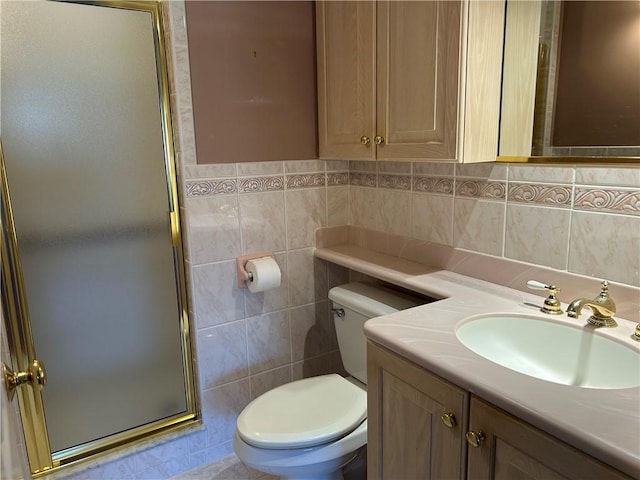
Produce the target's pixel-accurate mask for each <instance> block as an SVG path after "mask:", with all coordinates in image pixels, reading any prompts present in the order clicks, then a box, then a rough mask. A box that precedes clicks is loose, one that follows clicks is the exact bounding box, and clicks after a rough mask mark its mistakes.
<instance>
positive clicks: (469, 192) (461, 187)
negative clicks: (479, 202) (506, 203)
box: [456, 179, 507, 200]
mask: <svg viewBox="0 0 640 480" xmlns="http://www.w3.org/2000/svg"><path fill="white" fill-rule="evenodd" d="M456 195H457V196H461V197H474V198H489V199H494V200H504V199H505V198H506V196H507V185H506V184H505V183H504V182H492V181H489V180H478V179H465V180H456Z"/></svg>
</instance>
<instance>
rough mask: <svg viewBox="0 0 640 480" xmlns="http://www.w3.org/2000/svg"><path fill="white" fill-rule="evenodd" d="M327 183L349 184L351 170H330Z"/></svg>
mask: <svg viewBox="0 0 640 480" xmlns="http://www.w3.org/2000/svg"><path fill="white" fill-rule="evenodd" d="M327 185H328V186H330V187H333V186H336V185H349V172H330V173H328V174H327Z"/></svg>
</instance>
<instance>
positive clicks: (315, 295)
mask: <svg viewBox="0 0 640 480" xmlns="http://www.w3.org/2000/svg"><path fill="white" fill-rule="evenodd" d="M313 250H314V249H313V248H305V249H302V250H292V251H290V252H287V274H288V277H289V305H290V306H291V307H295V306H299V305H305V304H307V303H312V302H315V301H319V300H325V299H326V298H327V266H326V264H325V262H323V261H322V260H320V259H317V258H315V257H314V256H313Z"/></svg>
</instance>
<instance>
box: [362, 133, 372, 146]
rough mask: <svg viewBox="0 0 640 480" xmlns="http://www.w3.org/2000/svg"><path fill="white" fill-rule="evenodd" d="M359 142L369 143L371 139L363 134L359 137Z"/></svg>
mask: <svg viewBox="0 0 640 480" xmlns="http://www.w3.org/2000/svg"><path fill="white" fill-rule="evenodd" d="M360 143H361V144H362V145H369V144H370V143H371V139H370V138H369V137H367V136H366V135H363V136H361V137H360Z"/></svg>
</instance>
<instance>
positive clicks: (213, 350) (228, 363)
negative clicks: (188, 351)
mask: <svg viewBox="0 0 640 480" xmlns="http://www.w3.org/2000/svg"><path fill="white" fill-rule="evenodd" d="M196 338H197V346H198V366H199V371H200V377H199V379H200V386H201V388H203V389H208V388H213V387H216V386H218V385H221V384H223V383H228V382H231V381H233V380H238V379H240V378H243V377H246V376H247V375H248V373H249V371H248V363H247V362H248V357H247V329H246V322H245V321H244V320H239V321H237V322H231V323H225V324H223V325H218V326H215V327H208V328H203V329H200V330H198V331H197V332H196Z"/></svg>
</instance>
